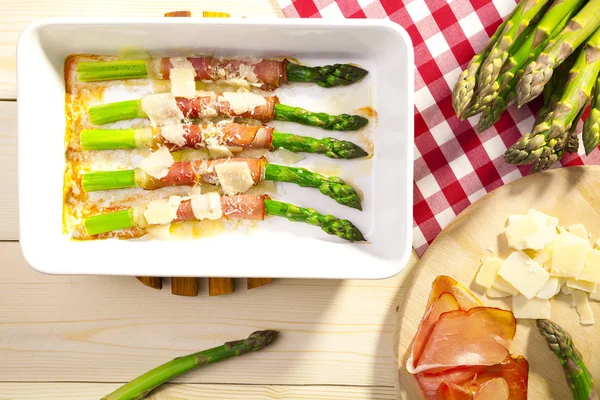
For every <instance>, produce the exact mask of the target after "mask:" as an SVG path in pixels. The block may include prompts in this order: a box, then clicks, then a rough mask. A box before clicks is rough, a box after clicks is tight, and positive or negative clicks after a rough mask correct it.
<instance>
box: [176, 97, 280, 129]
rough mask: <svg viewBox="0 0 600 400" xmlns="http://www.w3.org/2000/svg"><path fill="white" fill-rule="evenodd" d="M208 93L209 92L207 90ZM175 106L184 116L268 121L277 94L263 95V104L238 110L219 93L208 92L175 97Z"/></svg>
mask: <svg viewBox="0 0 600 400" xmlns="http://www.w3.org/2000/svg"><path fill="white" fill-rule="evenodd" d="M209 93H210V92H209ZM175 100H176V102H177V107H178V108H179V110H180V111H181V112H182V113H183V115H184V117H186V118H190V119H191V118H214V117H217V116H222V117H241V118H253V119H256V120H259V121H261V122H267V121H270V120H271V119H273V118H274V117H275V104H277V103H279V99H278V98H277V96H267V97H264V104H263V105H258V106H256V107H251V108H250V109H243V110H239V109H237V110H236V108H235V107H233V106H232V105H231V103H230V102H229V101H227V100H226V99H224V98H223V97H222V96H221V94H219V93H210V94H207V95H203V96H196V97H191V98H187V97H176V98H175Z"/></svg>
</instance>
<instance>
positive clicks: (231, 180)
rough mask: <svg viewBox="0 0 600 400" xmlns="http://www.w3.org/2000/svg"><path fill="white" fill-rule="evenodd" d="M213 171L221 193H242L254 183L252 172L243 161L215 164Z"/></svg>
mask: <svg viewBox="0 0 600 400" xmlns="http://www.w3.org/2000/svg"><path fill="white" fill-rule="evenodd" d="M215 172H216V173H217V178H218V180H219V184H220V185H221V188H222V189H223V193H225V194H227V195H233V194H238V193H244V192H246V191H247V190H248V189H250V188H251V187H252V186H253V185H254V179H252V172H251V171H250V167H248V164H247V163H245V162H237V161H236V162H225V163H221V164H217V165H215Z"/></svg>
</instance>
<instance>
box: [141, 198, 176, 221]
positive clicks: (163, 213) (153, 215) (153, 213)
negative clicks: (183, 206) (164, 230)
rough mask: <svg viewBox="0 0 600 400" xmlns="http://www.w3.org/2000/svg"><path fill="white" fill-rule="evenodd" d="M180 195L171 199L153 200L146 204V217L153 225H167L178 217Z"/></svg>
mask: <svg viewBox="0 0 600 400" xmlns="http://www.w3.org/2000/svg"><path fill="white" fill-rule="evenodd" d="M181 200H182V198H181V197H180V196H171V197H169V199H159V200H153V201H151V202H149V203H148V204H147V205H146V209H145V210H144V218H146V221H147V222H148V223H149V224H151V225H167V224H170V223H171V222H173V220H175V219H176V218H177V209H178V208H179V204H180V203H181Z"/></svg>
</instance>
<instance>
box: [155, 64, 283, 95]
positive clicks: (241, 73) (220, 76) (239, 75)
mask: <svg viewBox="0 0 600 400" xmlns="http://www.w3.org/2000/svg"><path fill="white" fill-rule="evenodd" d="M186 59H187V61H189V62H190V63H191V65H192V67H193V68H194V72H195V77H194V79H195V80H197V81H220V80H233V79H242V80H245V81H247V82H248V83H249V84H251V85H254V86H257V87H260V88H261V89H264V90H274V89H277V88H278V87H279V86H280V85H282V84H285V83H287V73H286V65H287V63H288V62H289V61H288V60H287V59H283V60H263V59H251V58H233V59H224V58H217V57H186ZM173 67H174V66H173V63H172V60H171V59H170V58H166V57H165V58H162V59H160V60H159V64H158V68H156V69H155V70H154V73H153V74H152V75H153V76H152V77H153V78H155V79H169V77H170V71H171V68H173Z"/></svg>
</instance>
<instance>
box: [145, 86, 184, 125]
mask: <svg viewBox="0 0 600 400" xmlns="http://www.w3.org/2000/svg"><path fill="white" fill-rule="evenodd" d="M142 109H143V110H144V112H145V113H146V115H147V116H148V118H149V119H150V122H151V123H152V126H153V127H157V126H161V125H171V124H178V123H180V122H181V120H183V113H182V112H181V110H180V109H179V107H177V101H176V100H175V96H173V94H172V93H159V94H151V95H149V96H145V97H143V98H142Z"/></svg>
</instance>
